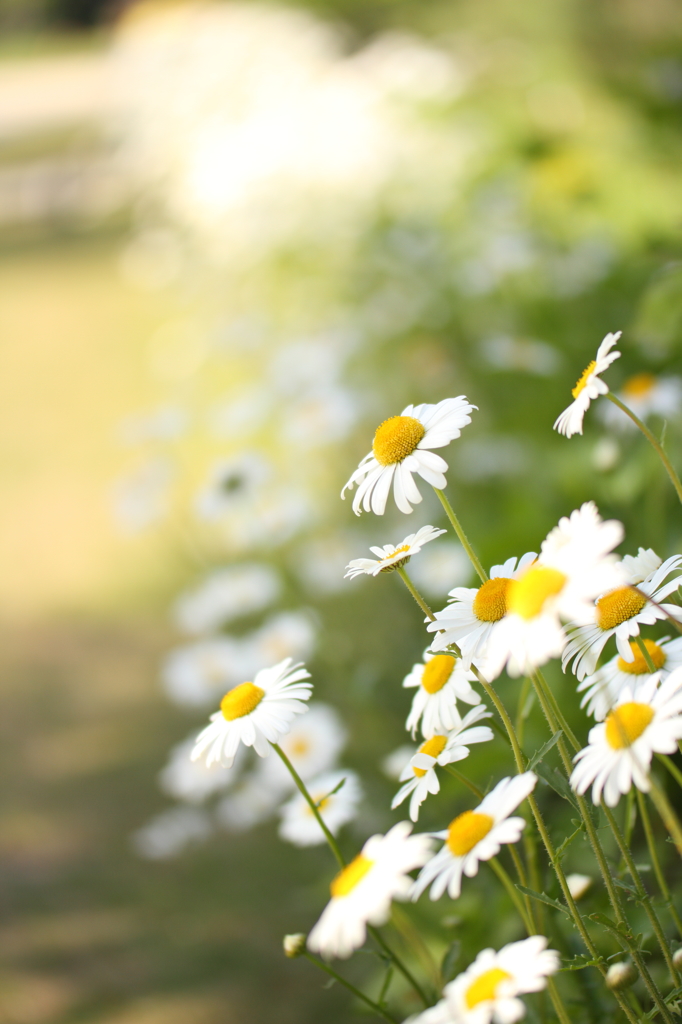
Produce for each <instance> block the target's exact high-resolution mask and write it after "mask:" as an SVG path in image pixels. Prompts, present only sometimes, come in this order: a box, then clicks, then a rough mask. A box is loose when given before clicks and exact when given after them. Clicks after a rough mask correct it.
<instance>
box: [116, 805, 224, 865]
mask: <svg viewBox="0 0 682 1024" xmlns="http://www.w3.org/2000/svg"><path fill="white" fill-rule="evenodd" d="M212 831H213V827H212V825H211V819H210V818H209V816H208V814H207V813H206V812H205V811H202V810H200V809H199V808H198V807H173V808H172V809H171V810H169V811H163V812H162V813H161V814H157V815H156V817H155V818H152V819H151V821H148V822H147V824H146V825H143V826H142V828H139V829H138V830H137V832H134V833H133V835H132V836H131V842H132V844H133V847H134V849H135V850H136V852H137V853H138V854H139V855H140V857H145V858H146V859H147V860H168V859H170V858H171V857H177V856H178V854H180V853H182V852H183V851H184V850H185V849H186V848H187V847H188V846H193V845H195V844H197V843H201V842H204V840H206V839H208V837H209V836H210V835H211V832H212Z"/></svg>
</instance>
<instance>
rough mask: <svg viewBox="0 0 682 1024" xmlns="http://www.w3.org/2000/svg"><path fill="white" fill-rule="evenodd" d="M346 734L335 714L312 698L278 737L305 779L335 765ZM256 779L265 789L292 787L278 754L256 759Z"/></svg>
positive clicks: (343, 745)
mask: <svg viewBox="0 0 682 1024" xmlns="http://www.w3.org/2000/svg"><path fill="white" fill-rule="evenodd" d="M347 739H348V733H347V732H346V729H345V727H344V725H343V722H342V721H341V719H340V717H339V715H338V713H337V712H336V711H335V710H334V708H332V707H330V706H329V705H328V704H322V703H321V702H318V701H313V702H311V703H310V704H309V705H308V711H307V713H306V714H305V715H301V716H300V717H299V718H297V719H295V720H294V721H293V722H292V724H291V728H290V730H289V732H288V733H287V735H286V736H283V737H282V739H281V740H280V743H279V745H280V747H281V748H282V750H283V751H284V753H285V754H286V755H287V757H288V758H289V760H290V761H291V763H292V764H293V766H294V768H295V769H296V771H297V772H298V774H299V775H300V777H301V778H302V779H303V780H304V781H307V780H308V779H312V778H315V776H317V775H321V774H322V773H323V772H328V771H330V770H331V769H332V768H333V767H334V766H335V765H336V759H337V758H338V756H339V754H340V753H341V751H342V750H343V748H344V747H345V745H346V741H347ZM258 781H259V782H261V783H262V785H263V786H265V787H266V788H268V789H275V790H277V791H278V792H280V793H281V792H283V791H284V792H286V791H287V790H289V789H292V788H293V785H294V782H293V779H292V778H291V775H290V774H289V772H288V771H287V769H286V768H285V767H284V765H283V764H282V762H281V761H280V759H279V758H278V757H268V758H267V759H266V760H265V761H260V762H259V767H258Z"/></svg>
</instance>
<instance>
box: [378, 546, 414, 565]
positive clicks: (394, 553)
mask: <svg viewBox="0 0 682 1024" xmlns="http://www.w3.org/2000/svg"><path fill="white" fill-rule="evenodd" d="M409 550H410V545H409V544H401V546H400V547H399V548H396V549H395V551H391V553H390V555H384V557H383V558H381V559H379V561H381V562H384V561H385V560H386V559H387V558H395V556H396V555H399V554H400V552H401V551H409Z"/></svg>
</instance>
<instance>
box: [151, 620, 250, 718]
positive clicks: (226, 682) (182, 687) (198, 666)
mask: <svg viewBox="0 0 682 1024" xmlns="http://www.w3.org/2000/svg"><path fill="white" fill-rule="evenodd" d="M244 673H248V667H247V666H246V665H245V664H244V649H243V644H242V641H240V640H237V639H235V638H234V637H231V636H217V637H206V638H205V639H203V640H200V641H198V642H196V643H192V644H186V645H185V646H184V647H177V648H175V650H172V651H170V652H169V654H168V656H167V657H166V660H165V662H164V664H163V666H162V669H161V678H162V682H163V687H164V690H165V691H166V694H167V696H168V697H170V699H171V700H172V701H173V702H174V703H175V704H179V705H180V706H181V707H205V706H206V705H208V704H211V703H212V702H213V701H214V700H215V698H216V697H217V696H218V694H219V693H220V692H221V691H222V692H223V693H224V692H225V690H226V689H228V688H229V687H230V686H234V685H235V683H236V682H238V680H239V679H240V678H241V679H243V678H244Z"/></svg>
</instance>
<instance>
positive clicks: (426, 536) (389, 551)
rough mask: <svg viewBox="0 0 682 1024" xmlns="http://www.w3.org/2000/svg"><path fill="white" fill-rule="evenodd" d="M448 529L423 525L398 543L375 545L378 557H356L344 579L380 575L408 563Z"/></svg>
mask: <svg viewBox="0 0 682 1024" xmlns="http://www.w3.org/2000/svg"><path fill="white" fill-rule="evenodd" d="M446 532H447V531H446V530H437V529H436V527H435V526H422V528H421V529H420V530H417V532H416V533H411V534H410V535H409V537H406V538H405V540H403V541H401V543H400V544H398V545H393V544H385V545H384V546H383V547H374V548H370V549H369V550H370V551H372V552H373V553H374V554H375V555H376V556H377V557H376V558H354V559H353V560H352V562H349V563H348V565H347V566H346V575H345V576H344V579H348V578H350V579H355V577H356V576H362V575H363V573H364V574H366V575H367V576H378V575H379V573H380V572H391V571H393V570H395V569H398V568H401V567H402V566H403V565H407V563H408V562H409V560H410V559H411V557H412V555H416V554H417V552H418V551H421V549H422V547H423V546H424V544H428V542H429V541H431V540H435V539H436V537H440V536H441V535H442V534H443V533H446Z"/></svg>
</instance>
